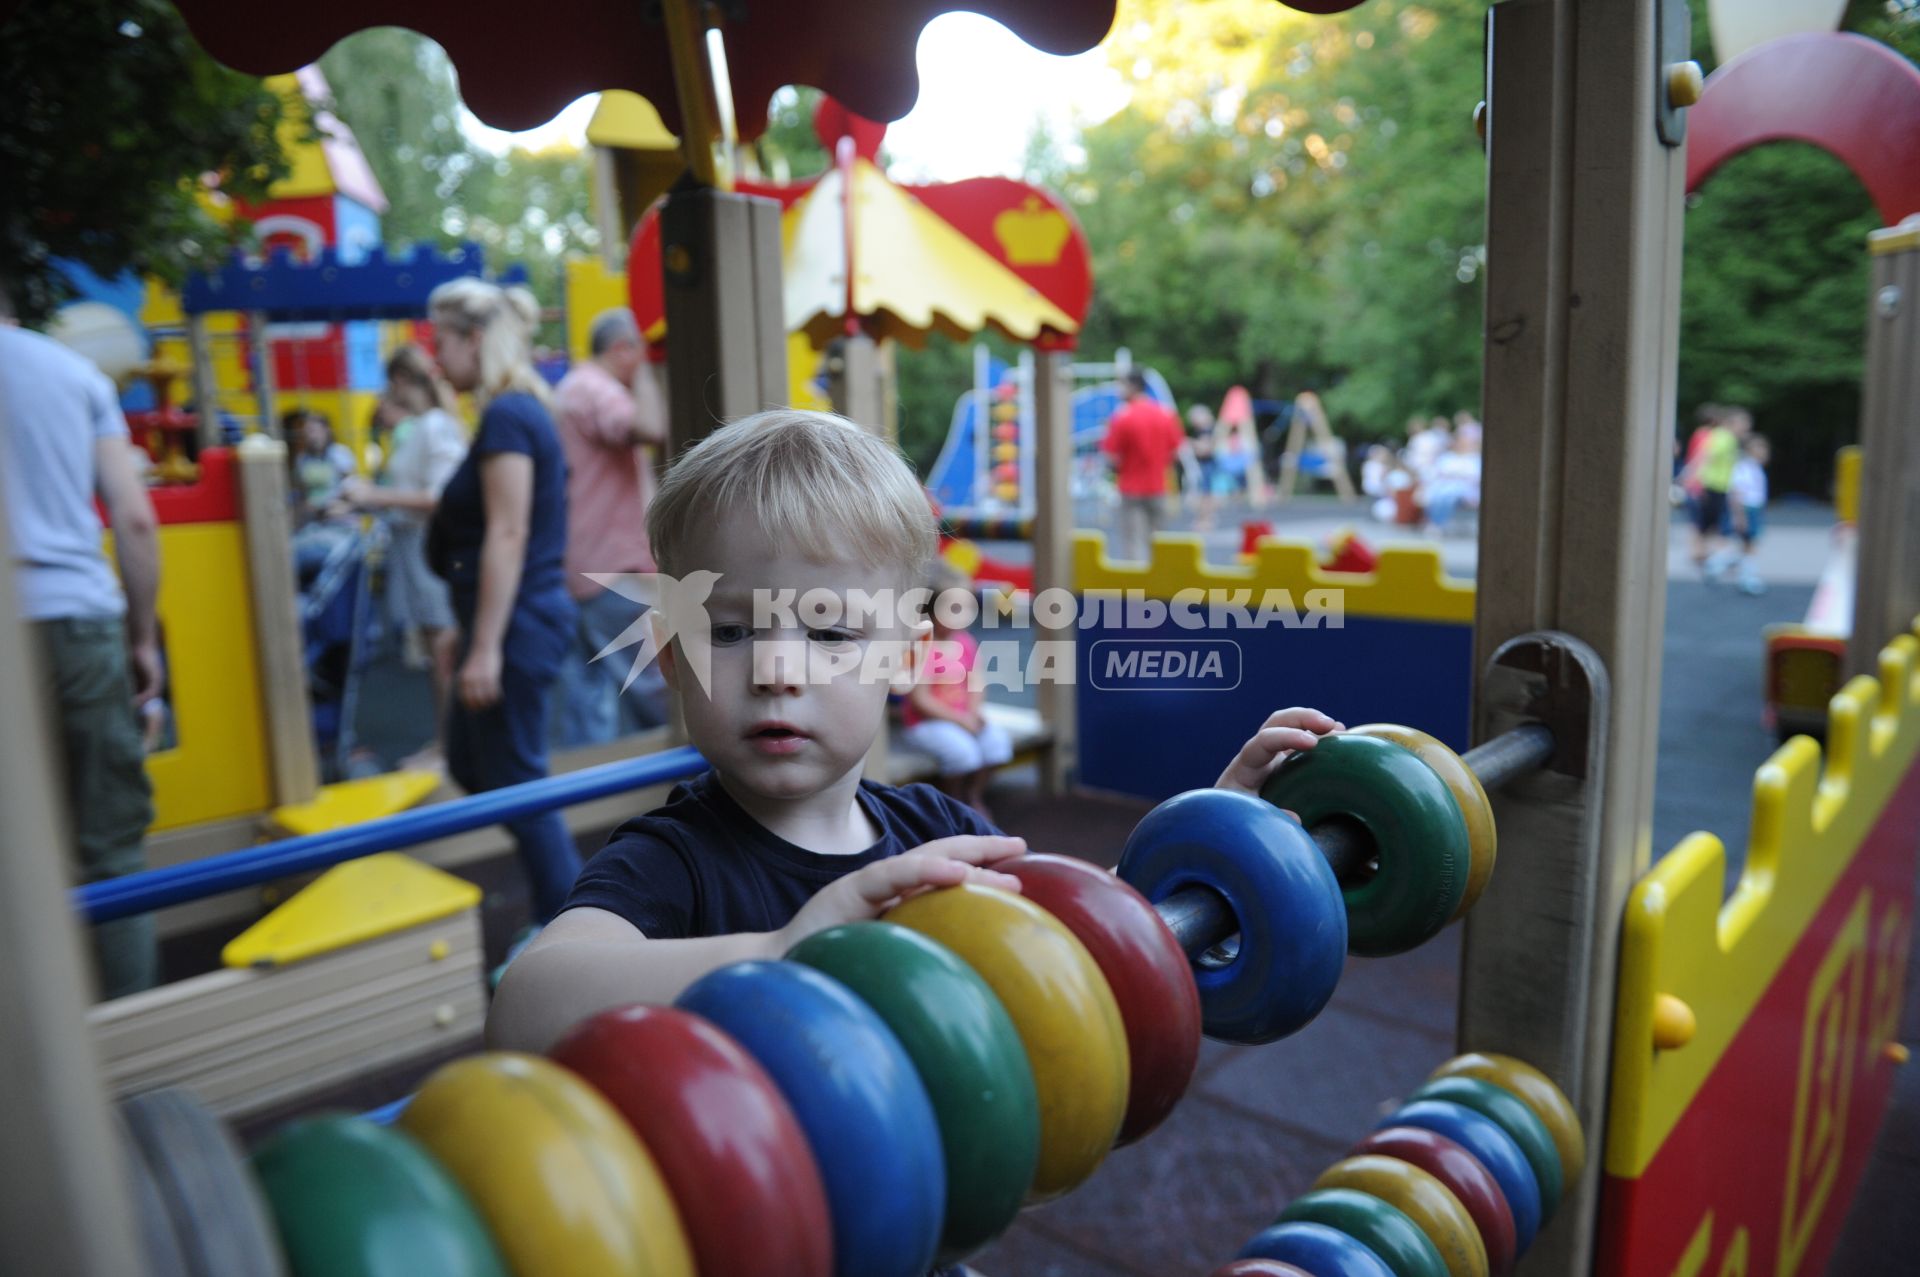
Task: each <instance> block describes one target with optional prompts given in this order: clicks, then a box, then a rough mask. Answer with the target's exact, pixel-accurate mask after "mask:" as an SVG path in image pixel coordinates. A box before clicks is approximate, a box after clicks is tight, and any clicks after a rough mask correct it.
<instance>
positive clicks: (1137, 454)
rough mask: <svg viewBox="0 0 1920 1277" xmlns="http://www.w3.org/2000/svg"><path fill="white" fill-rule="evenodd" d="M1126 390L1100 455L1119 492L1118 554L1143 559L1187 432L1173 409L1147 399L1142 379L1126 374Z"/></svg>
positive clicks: (1158, 519) (1151, 541)
mask: <svg viewBox="0 0 1920 1277" xmlns="http://www.w3.org/2000/svg"><path fill="white" fill-rule="evenodd" d="M1126 390H1127V402H1126V406H1125V407H1123V408H1121V409H1120V411H1119V412H1116V413H1114V414H1113V420H1111V421H1109V422H1108V423H1107V437H1106V438H1105V439H1103V440H1101V442H1100V450H1101V451H1102V452H1104V453H1106V454H1107V455H1108V456H1109V457H1111V458H1112V459H1113V471H1114V482H1115V486H1117V487H1118V488H1119V489H1120V537H1119V540H1120V550H1121V553H1122V554H1123V555H1124V556H1125V557H1128V558H1135V559H1145V558H1147V557H1148V556H1149V555H1150V554H1151V553H1152V552H1153V533H1154V530H1155V529H1156V528H1158V527H1159V526H1160V499H1161V498H1162V497H1164V496H1165V495H1166V493H1167V468H1168V467H1169V466H1171V465H1172V464H1173V459H1174V457H1175V456H1176V455H1177V454H1178V453H1179V451H1180V448H1181V445H1182V444H1184V443H1185V442H1186V432H1185V431H1183V430H1181V429H1180V421H1179V419H1178V418H1176V417H1175V416H1174V415H1173V412H1172V410H1171V409H1169V408H1167V407H1166V406H1164V405H1163V404H1161V403H1159V402H1158V401H1156V400H1154V399H1153V398H1152V397H1150V396H1149V395H1148V394H1147V379H1146V378H1145V377H1143V376H1141V375H1140V374H1139V373H1137V372H1130V373H1128V374H1127V378H1126Z"/></svg>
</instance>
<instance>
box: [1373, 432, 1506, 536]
mask: <svg viewBox="0 0 1920 1277" xmlns="http://www.w3.org/2000/svg"><path fill="white" fill-rule="evenodd" d="M1481 434H1482V432H1481V428H1480V423H1479V421H1477V420H1476V419H1475V418H1474V415H1473V414H1472V413H1471V412H1468V411H1467V410H1466V409H1464V408H1463V409H1461V410H1460V411H1459V412H1456V413H1454V415H1453V416H1452V417H1451V418H1447V417H1442V416H1435V417H1426V416H1415V417H1413V418H1411V419H1409V420H1408V422H1407V431H1406V442H1405V443H1404V444H1403V445H1402V446H1401V447H1400V448H1399V449H1397V450H1396V449H1395V448H1394V447H1393V446H1392V445H1391V444H1390V443H1385V442H1382V443H1376V444H1373V445H1372V446H1370V447H1369V448H1368V449H1367V451H1366V454H1365V456H1364V457H1363V458H1362V460H1361V463H1360V491H1361V492H1362V493H1363V494H1364V495H1365V496H1366V497H1368V498H1369V499H1370V500H1371V502H1372V505H1371V507H1370V509H1371V512H1372V514H1373V517H1374V518H1375V519H1377V520H1379V521H1380V522H1382V523H1405V524H1415V525H1418V526H1422V527H1425V528H1426V529H1428V530H1429V531H1431V532H1433V533H1434V534H1436V535H1439V536H1451V535H1464V534H1467V533H1471V532H1472V531H1473V529H1474V528H1475V527H1476V526H1477V524H1476V519H1477V515H1478V511H1479V509H1480V449H1481Z"/></svg>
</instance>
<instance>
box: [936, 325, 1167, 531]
mask: <svg viewBox="0 0 1920 1277" xmlns="http://www.w3.org/2000/svg"><path fill="white" fill-rule="evenodd" d="M1133 371H1134V365H1133V357H1132V354H1131V352H1129V351H1128V350H1126V349H1125V348H1124V347H1123V348H1121V349H1120V350H1118V351H1116V352H1114V357H1113V361H1112V362H1111V363H1080V362H1076V363H1074V364H1072V365H1070V366H1069V375H1071V377H1072V378H1073V386H1074V389H1073V457H1074V476H1073V495H1074V496H1075V497H1076V498H1078V497H1086V496H1091V495H1093V494H1094V493H1095V492H1097V491H1098V490H1099V488H1100V482H1101V480H1102V479H1103V478H1104V477H1105V474H1106V461H1105V459H1104V458H1103V457H1102V456H1101V454H1100V441H1101V440H1102V439H1104V438H1105V437H1106V433H1107V422H1108V421H1110V420H1112V418H1113V414H1114V413H1116V412H1118V411H1119V410H1120V407H1121V404H1122V403H1124V402H1125V398H1126V396H1125V392H1124V390H1123V389H1122V387H1123V385H1124V383H1125V381H1126V378H1127V376H1128V374H1129V373H1131V372H1133ZM1139 371H1140V373H1141V375H1142V376H1144V377H1145V378H1146V380H1147V393H1148V394H1149V395H1150V396H1152V398H1153V399H1154V400H1155V401H1157V402H1159V403H1161V404H1164V405H1165V406H1167V407H1168V408H1174V407H1175V406H1176V405H1175V404H1174V399H1173V391H1172V390H1171V389H1170V388H1169V387H1168V386H1167V382H1166V378H1164V377H1162V376H1161V375H1160V374H1159V373H1158V372H1157V371H1155V370H1154V369H1152V368H1142V369H1140V370H1139ZM1033 375H1034V359H1033V355H1032V353H1031V352H1026V351H1023V352H1022V353H1021V357H1020V360H1019V362H1018V363H1014V364H1009V363H1007V362H1005V361H1004V360H1001V359H996V358H995V357H994V356H993V354H992V352H991V351H989V350H988V349H987V348H986V347H985V346H975V347H974V349H973V388H972V389H971V390H968V391H967V392H966V393H965V394H963V395H961V396H960V398H959V399H958V400H957V401H956V402H955V403H954V405H953V419H952V421H951V423H950V424H949V425H948V428H947V441H946V443H945V444H944V445H942V446H941V449H940V455H939V457H938V458H937V459H936V460H935V461H934V463H933V468H932V469H931V470H929V471H928V472H927V489H928V491H930V492H932V493H933V499H934V501H935V502H936V503H938V505H939V506H940V512H941V514H942V515H944V516H945V517H946V518H947V519H949V520H952V521H955V522H961V523H964V522H966V521H967V520H970V519H976V518H977V519H981V520H988V521H994V520H1014V521H1020V520H1029V519H1031V518H1032V517H1033V513H1034V502H1033V484H1034V471H1033V445H1034V411H1033Z"/></svg>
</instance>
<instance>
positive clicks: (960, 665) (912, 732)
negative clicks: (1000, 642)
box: [900, 560, 1013, 820]
mask: <svg viewBox="0 0 1920 1277" xmlns="http://www.w3.org/2000/svg"><path fill="white" fill-rule="evenodd" d="M928 576H929V580H928V588H929V589H930V590H931V591H932V595H933V600H932V602H933V605H932V606H930V612H931V618H932V622H933V642H932V644H931V645H930V647H929V648H928V650H927V653H926V659H925V661H924V662H923V663H922V664H921V666H920V672H919V676H918V677H916V678H915V679H914V681H913V690H912V691H911V692H908V693H907V702H906V705H905V706H904V707H902V721H903V722H904V723H905V725H906V730H905V731H903V732H902V733H901V736H900V740H901V743H902V744H904V745H906V746H907V747H908V748H910V749H916V750H918V751H920V752H921V753H923V754H930V755H932V756H933V759H934V761H935V762H936V763H937V764H938V765H939V768H940V780H939V782H938V784H939V787H940V788H941V790H943V791H944V792H946V793H948V794H951V795H953V796H954V797H955V798H958V799H959V800H960V801H961V802H963V803H965V804H967V806H969V807H971V808H973V809H974V810H975V811H977V812H979V813H980V814H981V815H982V816H985V817H986V818H987V819H989V820H991V819H992V818H993V813H991V812H989V811H988V810H987V780H988V778H989V777H990V776H991V775H992V774H993V769H994V768H996V767H999V766H1001V765H1002V764H1004V763H1007V762H1009V761H1011V760H1012V758H1013V738H1012V737H1010V736H1008V735H1007V731H1006V729H1005V728H1004V727H1001V726H1000V725H999V724H998V723H989V722H988V721H987V720H986V718H985V717H984V716H983V713H982V707H983V706H984V705H985V704H986V701H987V693H986V690H985V689H984V688H981V687H977V686H975V685H974V683H973V680H972V678H971V677H970V676H971V675H972V673H973V666H974V661H975V660H976V659H977V658H978V656H979V653H980V644H979V643H977V642H975V641H974V637H973V635H971V634H969V633H967V631H966V630H965V629H963V628H954V627H953V626H951V625H950V624H949V622H951V621H953V620H955V619H956V615H955V610H954V607H955V605H954V603H953V602H948V603H947V604H946V606H938V604H939V602H940V600H941V598H942V596H947V597H948V598H949V599H951V597H952V595H954V594H959V593H962V592H969V593H970V592H971V591H972V589H973V583H972V582H971V581H969V580H967V578H966V575H965V574H964V573H962V572H961V571H960V570H959V569H958V568H956V567H954V566H953V565H952V564H951V563H948V562H946V561H945V560H935V561H934V565H933V569H932V571H931V572H930V573H929V574H928ZM949 592H951V594H950V593H949Z"/></svg>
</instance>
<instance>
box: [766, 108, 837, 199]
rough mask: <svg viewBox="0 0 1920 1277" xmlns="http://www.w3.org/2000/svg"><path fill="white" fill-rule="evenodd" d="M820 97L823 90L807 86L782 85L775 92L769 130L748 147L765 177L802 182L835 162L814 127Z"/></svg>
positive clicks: (769, 112)
mask: <svg viewBox="0 0 1920 1277" xmlns="http://www.w3.org/2000/svg"><path fill="white" fill-rule="evenodd" d="M820 98H821V93H820V90H818V89H809V88H804V87H802V88H785V89H781V90H780V91H779V92H778V93H776V94H774V95H773V102H772V104H771V106H770V107H769V109H768V111H767V131H766V132H765V133H762V134H761V135H760V136H759V138H758V139H757V140H755V141H754V143H753V144H752V145H751V146H750V147H748V148H747V149H748V152H749V153H750V155H751V156H752V159H753V163H754V167H756V168H757V169H759V171H760V175H761V177H762V178H763V180H765V181H769V182H803V181H805V180H806V179H808V178H810V177H818V176H819V175H820V174H822V173H824V172H826V171H827V167H828V166H829V165H831V164H832V163H833V157H832V156H831V155H829V154H827V148H826V147H824V146H822V145H821V144H820V138H819V136H818V135H817V134H815V133H814V131H813V113H814V110H815V109H816V108H817V107H818V106H819V105H820Z"/></svg>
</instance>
